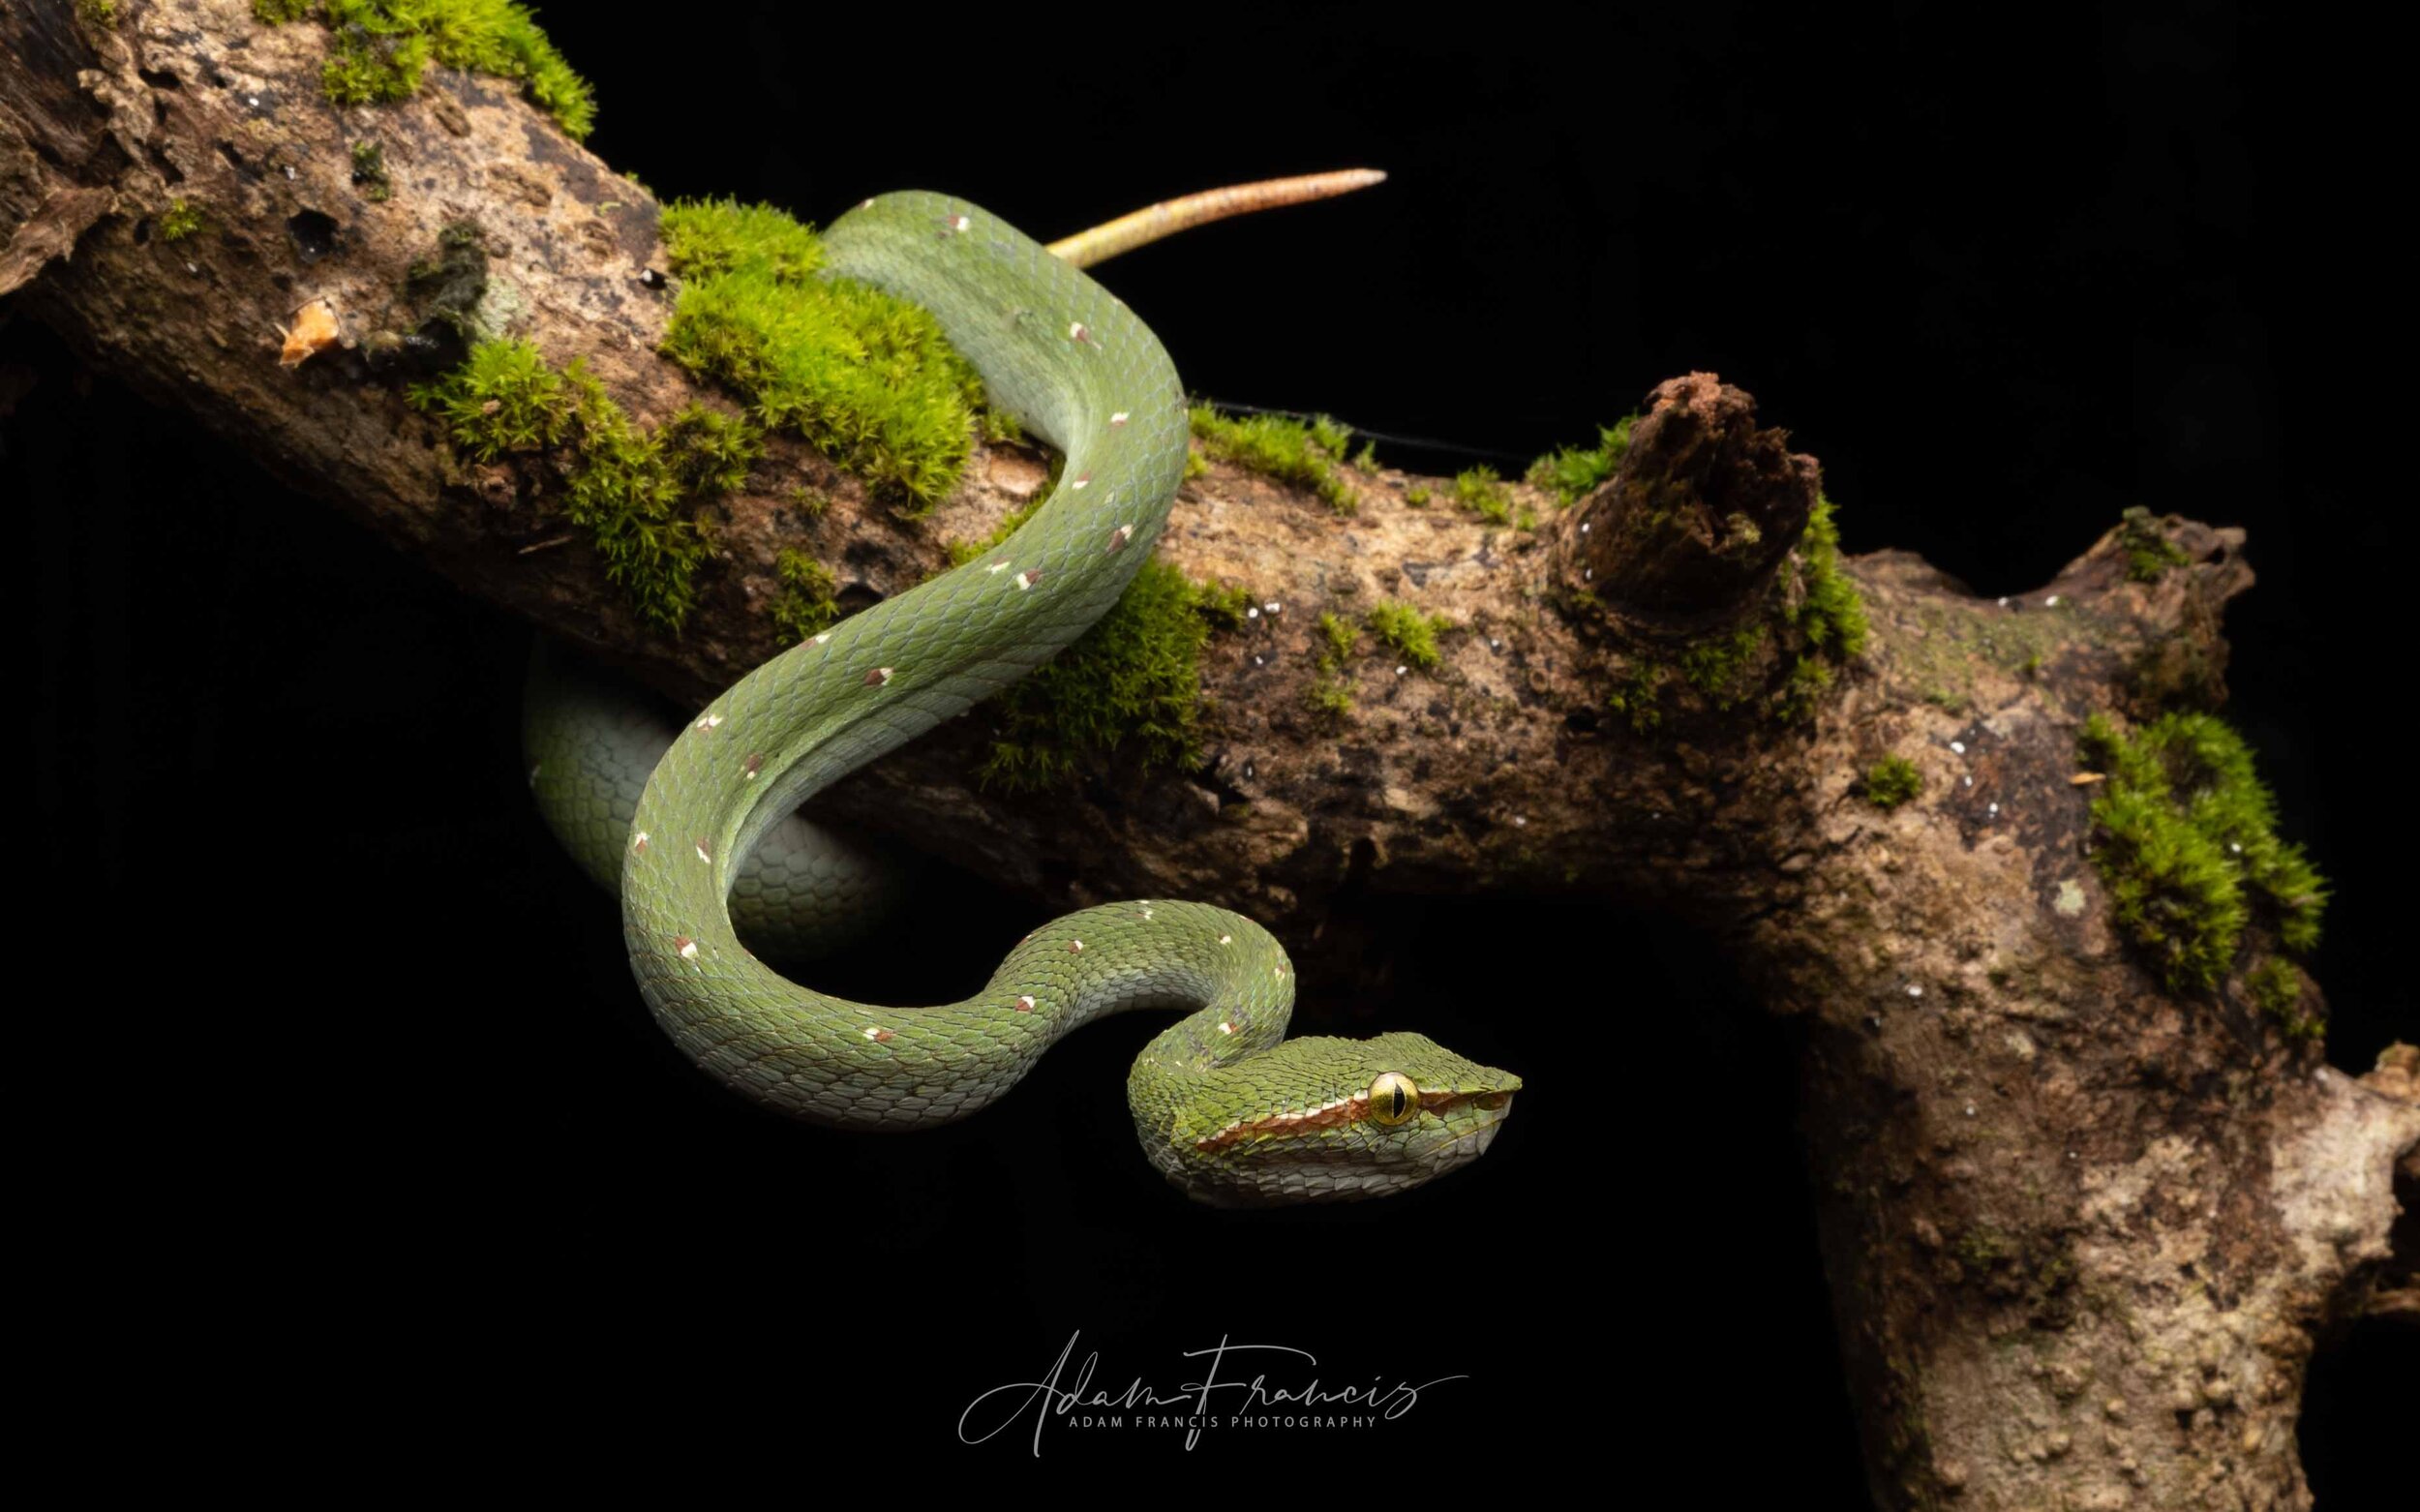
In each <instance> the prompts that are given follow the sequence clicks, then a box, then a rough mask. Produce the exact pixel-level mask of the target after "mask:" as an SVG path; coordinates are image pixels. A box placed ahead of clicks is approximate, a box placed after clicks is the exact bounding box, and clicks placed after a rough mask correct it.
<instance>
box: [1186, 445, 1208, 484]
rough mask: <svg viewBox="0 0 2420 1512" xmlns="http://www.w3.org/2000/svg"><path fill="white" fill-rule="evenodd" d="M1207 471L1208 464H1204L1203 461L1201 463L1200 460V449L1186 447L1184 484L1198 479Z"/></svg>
mask: <svg viewBox="0 0 2420 1512" xmlns="http://www.w3.org/2000/svg"><path fill="white" fill-rule="evenodd" d="M1209 470H1210V464H1208V463H1206V462H1204V461H1202V460H1201V451H1200V448H1198V447H1195V446H1187V447H1186V448H1185V479H1184V480H1185V481H1186V482H1188V483H1191V482H1192V481H1193V480H1194V479H1195V478H1197V477H1200V476H1201V475H1203V474H1204V473H1206V472H1208V471H1209Z"/></svg>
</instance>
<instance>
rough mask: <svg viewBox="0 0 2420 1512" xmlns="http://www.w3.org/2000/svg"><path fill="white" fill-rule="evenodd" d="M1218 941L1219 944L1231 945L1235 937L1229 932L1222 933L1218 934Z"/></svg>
mask: <svg viewBox="0 0 2420 1512" xmlns="http://www.w3.org/2000/svg"><path fill="white" fill-rule="evenodd" d="M1219 943H1220V944H1221V945H1233V944H1234V943H1235V937H1234V936H1233V935H1231V934H1223V935H1221V936H1219Z"/></svg>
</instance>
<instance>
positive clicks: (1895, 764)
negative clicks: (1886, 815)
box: [1860, 756, 1924, 809]
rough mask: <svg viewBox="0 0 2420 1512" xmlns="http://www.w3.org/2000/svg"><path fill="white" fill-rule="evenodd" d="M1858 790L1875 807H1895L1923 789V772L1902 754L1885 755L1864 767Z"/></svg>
mask: <svg viewBox="0 0 2420 1512" xmlns="http://www.w3.org/2000/svg"><path fill="white" fill-rule="evenodd" d="M1860 791H1861V792H1862V793H1863V795H1864V798H1865V801H1867V802H1869V803H1871V804H1873V805H1874V806H1875V807H1876V808H1884V809H1889V808H1896V807H1898V806H1899V805H1900V804H1901V803H1904V802H1906V801H1909V800H1910V799H1912V798H1914V797H1916V795H1917V794H1919V793H1921V792H1923V791H1924V774H1923V773H1922V772H1921V771H1917V770H1916V763H1914V762H1912V761H1910V760H1908V759H1907V758H1906V757H1904V756H1885V757H1884V758H1883V759H1882V760H1880V761H1878V762H1876V763H1874V764H1873V765H1872V766H1871V767H1868V768H1866V769H1865V783H1864V786H1863V788H1862V789H1861V790H1860Z"/></svg>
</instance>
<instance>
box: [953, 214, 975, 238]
mask: <svg viewBox="0 0 2420 1512" xmlns="http://www.w3.org/2000/svg"><path fill="white" fill-rule="evenodd" d="M974 224H975V223H974V222H972V221H970V220H968V219H967V218H966V217H964V216H959V217H958V218H957V219H956V220H954V221H952V222H951V223H950V229H952V230H953V231H955V232H957V233H958V234H959V235H960V236H963V235H965V234H966V232H967V228H968V227H972V226H973V225H974Z"/></svg>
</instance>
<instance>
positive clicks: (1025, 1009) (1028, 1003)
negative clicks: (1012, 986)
mask: <svg viewBox="0 0 2420 1512" xmlns="http://www.w3.org/2000/svg"><path fill="white" fill-rule="evenodd" d="M1016 1011H1017V1012H1018V1013H1032V1012H1033V1011H1034V995H1033V994H1032V993H1030V992H1028V993H1026V994H1025V995H1024V996H1022V997H1020V998H1018V999H1017V1000H1016Z"/></svg>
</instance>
